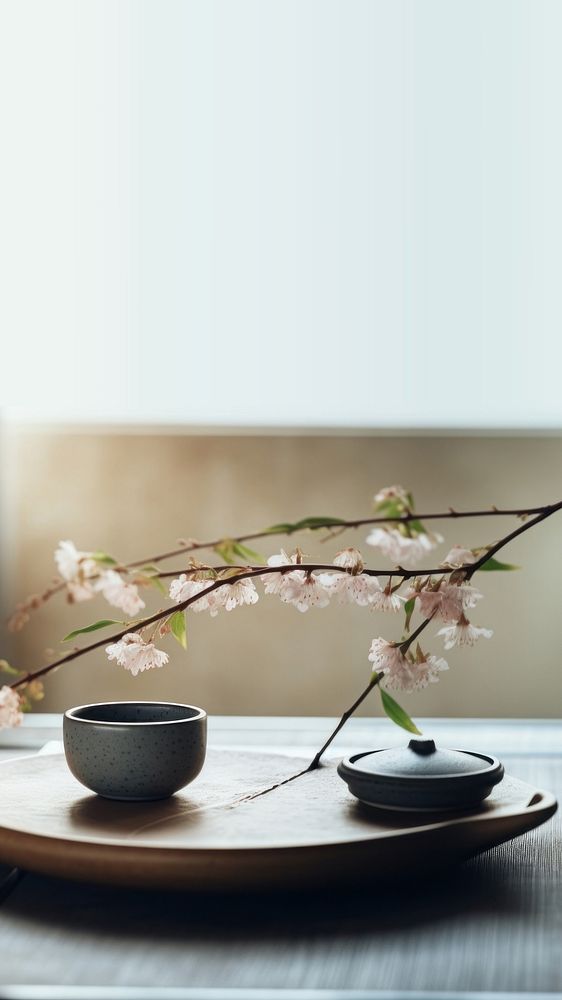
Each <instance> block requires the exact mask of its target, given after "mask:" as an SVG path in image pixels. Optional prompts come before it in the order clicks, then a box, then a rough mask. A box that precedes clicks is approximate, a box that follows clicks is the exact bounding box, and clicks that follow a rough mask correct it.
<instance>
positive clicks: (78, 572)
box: [55, 539, 98, 604]
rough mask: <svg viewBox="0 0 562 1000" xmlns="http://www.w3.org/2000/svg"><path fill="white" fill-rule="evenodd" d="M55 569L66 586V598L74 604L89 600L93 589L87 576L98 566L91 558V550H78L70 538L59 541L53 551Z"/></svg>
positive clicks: (95, 572)
mask: <svg viewBox="0 0 562 1000" xmlns="http://www.w3.org/2000/svg"><path fill="white" fill-rule="evenodd" d="M55 563H56V565H57V569H58V571H59V573H60V575H61V576H62V578H63V580H64V581H65V583H66V586H67V593H68V600H69V601H70V602H71V603H72V604H74V603H78V602H79V601H90V600H91V599H92V597H94V594H95V590H94V587H93V586H92V584H91V583H90V582H89V578H90V577H92V576H95V575H96V574H97V572H98V566H97V563H96V562H95V560H94V559H92V558H91V552H79V550H78V549H77V548H76V546H75V544H74V542H71V541H70V539H68V540H67V541H64V542H59V546H58V548H57V549H56V551H55Z"/></svg>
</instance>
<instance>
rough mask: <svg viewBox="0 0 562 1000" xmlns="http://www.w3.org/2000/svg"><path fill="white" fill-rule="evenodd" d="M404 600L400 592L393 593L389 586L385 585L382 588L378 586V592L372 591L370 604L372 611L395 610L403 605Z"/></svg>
mask: <svg viewBox="0 0 562 1000" xmlns="http://www.w3.org/2000/svg"><path fill="white" fill-rule="evenodd" d="M404 600H405V598H403V597H401V596H400V594H393V593H392V591H391V589H390V587H386V588H385V589H384V590H382V588H379V592H378V593H373V595H372V597H371V601H370V604H371V608H372V610H373V611H392V612H396V611H400V609H401V608H402V607H403V605H404Z"/></svg>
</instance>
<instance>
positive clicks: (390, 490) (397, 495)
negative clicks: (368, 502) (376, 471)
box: [374, 486, 409, 507]
mask: <svg viewBox="0 0 562 1000" xmlns="http://www.w3.org/2000/svg"><path fill="white" fill-rule="evenodd" d="M385 500H399V501H400V503H401V504H403V505H404V506H405V507H407V506H408V502H409V501H408V491H407V490H405V489H404V487H403V486H384V487H383V489H382V490H379V491H378V493H375V496H374V501H375V503H377V504H378V503H384V502H385Z"/></svg>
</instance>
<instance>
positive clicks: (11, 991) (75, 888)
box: [0, 716, 562, 1000]
mask: <svg viewBox="0 0 562 1000" xmlns="http://www.w3.org/2000/svg"><path fill="white" fill-rule="evenodd" d="M331 721H332V720H326V719H271V718H268V719H239V718H237V719H226V718H223V719H214V720H212V723H211V728H210V742H211V744H213V745H215V746H218V745H221V746H233V745H236V746H244V747H253V748H255V749H259V748H264V747H267V748H268V749H271V748H273V747H278V748H282V749H283V751H284V752H292V753H294V754H295V755H298V756H301V755H303V753H304V754H306V753H308V752H313V751H314V750H315V749H316V748H317V747H318V746H319V745H320V744H321V742H322V738H323V736H324V734H325V733H326V732H328V731H329V729H330V726H331ZM424 731H426V732H428V731H431V732H432V734H434V735H435V737H436V739H437V740H439V742H440V743H441V744H442V745H449V746H452V745H454V746H458V747H464V748H469V749H474V750H483V751H487V752H489V753H493V754H495V755H496V756H499V757H500V758H501V759H502V760H503V761H504V763H505V765H506V770H507V771H508V772H509V773H511V774H513V775H514V776H515V777H518V778H521V779H522V780H524V781H528V782H530V783H532V784H535V785H536V786H537V787H540V788H545V789H548V790H550V791H553V792H554V793H555V794H556V795H557V797H558V798H560V797H562V723H558V722H555V723H553V722H539V721H536V722H534V721H501V722H495V721H491V720H471V721H467V720H456V721H455V720H433V721H431V722H429V723H427V724H426V725H424ZM58 733H59V720H58V719H56V718H55V717H49V718H46V717H43V718H41V717H39V716H36V717H35V718H34V720H33V723H28V724H27V726H26V729H25V731H22V732H21V733H19V734H17V735H16V736H14V737H12V745H11V746H5V747H3V748H2V749H0V759H2V758H8V757H10V756H14V755H15V754H18V755H21V754H22V753H24V752H28V753H29V752H33V746H34V745H37V746H39V745H41V744H42V743H43V742H45V738H48V739H52V738H56V737H57V736H58ZM398 742H400V736H399V735H397V732H396V730H393V729H391V728H390V727H389V726H388V724H386V723H384V722H382V721H379V722H372V721H367V720H362V719H358V720H352V722H351V724H350V725H349V726H348V727H347V728H346V730H345V731H344V733H343V734H342V735H341V737H340V740H339V744H338V746H337V748H336V751H337V753H338V754H339V755H341V754H343V753H345V752H347V751H351V750H352V749H354V748H357V747H361V748H369V747H371V746H382V745H389V744H395V743H398ZM17 744H19V745H17ZM24 747H26V749H24ZM419 862H420V877H419V879H416V880H414V881H411V882H409V883H408V884H405V885H397V886H396V887H394V888H388V887H387V888H384V889H379V890H376V891H374V890H372V889H366V890H365V891H355V892H349V893H342V892H338V893H333V892H332V893H309V892H306V893H304V892H303V893H298V894H293V895H283V894H279V893H277V894H275V895H272V894H267V895H253V896H252V895H244V896H241V895H221V896H213V897H205V896H197V895H191V894H190V895H188V894H169V893H159V892H142V891H131V890H117V889H110V888H102V887H99V886H98V887H97V886H91V885H83V884H73V883H70V882H63V881H58V880H55V879H49V878H45V877H41V876H38V875H33V874H30V873H27V874H25V873H23V874H22V873H18V872H7V871H5V872H4V876H5V878H4V883H3V890H2V892H3V895H2V902H1V907H0V940H1V942H2V949H1V953H2V962H1V966H0V983H1V984H4V985H3V987H2V986H0V998H1V997H10V998H13V1000H16V998H18V1000H24V998H27V997H33V998H37V1000H39V998H43V997H49V998H51V997H55V996H57V997H61V1000H63V998H64V997H65V996H67V997H69V998H70V997H76V998H80V997H84V998H86V997H92V998H93V997H97V996H100V997H101V996H104V995H105V996H107V998H108V1000H109V998H111V1000H113V998H114V997H115V998H117V997H122V998H125V997H128V996H131V997H133V996H135V997H137V996H138V997H139V998H142V997H143V996H145V997H146V998H147V1000H148V998H149V997H165V996H166V995H167V994H166V990H167V989H168V996H169V1000H175V998H177V1000H180V998H186V1000H223V998H229V1000H241V998H242V997H245V998H248V1000H253V998H254V1000H274V998H280V1000H281V998H283V1000H293V998H294V997H299V998H300V1000H309V998H310V1000H316V998H318V1000H320V998H324V997H326V998H330V1000H336V998H340V997H341V998H347V997H349V998H353V1000H363V998H364V1000H368V998H371V997H372V998H381V1000H382V998H383V997H384V998H386V997H390V998H398V997H403V996H406V997H409V998H414V997H424V996H425V997H430V996H431V997H435V996H439V995H442V996H443V997H451V996H455V997H463V998H466V997H468V996H472V995H474V994H478V996H479V997H480V998H482V997H483V994H486V993H493V994H494V995H496V996H497V995H498V994H502V993H503V994H509V995H524V994H526V993H532V994H533V995H534V996H535V998H536V997H537V996H538V995H539V994H541V993H546V994H549V995H550V996H551V997H552V994H553V993H557V992H559V993H561V994H562V844H561V835H560V819H559V815H558V814H557V815H556V816H555V817H554V819H552V820H551V821H550V822H549V823H548V824H546V825H545V826H543V827H540V828H539V829H538V830H535V831H533V832H531V833H529V834H526V835H525V836H523V837H520V838H518V839H517V840H514V841H512V842H510V843H509V844H505V845H503V846H501V847H498V848H495V849H494V850H492V851H489V852H487V853H486V854H484V855H481V856H480V857H478V858H476V859H474V860H472V861H470V862H468V863H466V864H464V865H462V866H460V867H459V868H458V869H456V870H455V871H454V872H452V873H451V872H448V873H447V874H446V875H445V876H443V877H441V878H435V877H432V878H427V877H425V876H424V871H423V857H420V859H419ZM32 984H35V987H36V988H35V989H30V988H29V987H30V986H31V985H32ZM48 986H51V987H52V989H51V991H50V992H49V990H48V989H46V987H48ZM65 986H66V987H67V990H66V992H65V990H64V989H63V987H65ZM102 986H103V987H108V988H109V987H111V990H106V991H105V993H104V991H103V990H101V987H102ZM87 987H91V989H88V988H87ZM127 987H128V988H130V989H127ZM141 987H142V991H141V989H140V988H141ZM172 988H174V989H172ZM295 991H296V992H295Z"/></svg>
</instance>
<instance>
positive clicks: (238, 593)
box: [208, 580, 259, 618]
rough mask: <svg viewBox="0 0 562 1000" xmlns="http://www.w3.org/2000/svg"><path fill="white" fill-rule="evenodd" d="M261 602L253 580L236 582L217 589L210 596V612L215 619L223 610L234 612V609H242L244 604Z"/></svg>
mask: <svg viewBox="0 0 562 1000" xmlns="http://www.w3.org/2000/svg"><path fill="white" fill-rule="evenodd" d="M258 600H259V595H258V592H257V590H256V588H255V586H254V584H253V582H252V580H234V581H233V582H232V583H225V584H223V586H222V587H217V589H216V590H213V591H211V593H210V594H209V596H208V602H209V610H210V612H211V617H212V618H214V617H215V615H217V614H218V613H219V611H220V609H221V608H224V610H225V611H233V610H234V608H239V607H242V605H243V604H255V603H256V601H258Z"/></svg>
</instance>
